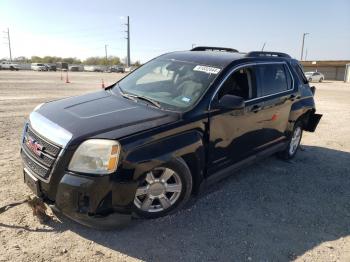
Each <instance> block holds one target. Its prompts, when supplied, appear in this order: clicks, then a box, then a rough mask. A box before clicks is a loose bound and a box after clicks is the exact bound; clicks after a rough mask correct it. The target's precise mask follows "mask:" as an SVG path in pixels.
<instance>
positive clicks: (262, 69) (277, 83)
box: [256, 62, 300, 149]
mask: <svg viewBox="0 0 350 262" xmlns="http://www.w3.org/2000/svg"><path fill="white" fill-rule="evenodd" d="M256 72H257V79H258V94H257V95H258V98H257V100H259V101H261V104H263V106H262V108H261V113H262V114H263V115H264V116H265V118H264V119H263V120H262V123H261V124H262V126H263V127H262V128H263V130H264V131H263V133H264V141H263V144H262V146H261V149H262V148H264V147H266V146H269V145H271V144H274V143H277V142H279V141H281V140H283V139H285V131H286V129H287V125H288V119H289V114H290V111H291V106H292V104H293V102H294V101H295V100H296V99H299V98H300V96H299V95H298V92H297V88H295V87H294V79H293V76H292V74H291V72H290V69H289V67H288V65H287V64H286V63H284V62H271V63H260V64H259V63H258V64H257V65H256Z"/></svg>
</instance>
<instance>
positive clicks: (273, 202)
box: [0, 71, 350, 261]
mask: <svg viewBox="0 0 350 262" xmlns="http://www.w3.org/2000/svg"><path fill="white" fill-rule="evenodd" d="M120 76H121V75H120V74H115V73H113V74H103V73H71V74H70V81H71V83H70V84H65V83H64V81H61V80H60V73H56V72H25V71H23V72H22V71H20V72H6V71H0V145H1V146H0V206H3V205H5V204H8V203H11V202H13V201H16V200H21V199H23V198H24V197H26V196H27V195H28V194H29V193H30V191H29V189H28V188H27V187H26V186H25V185H24V184H23V178H22V172H21V162H20V157H19V148H20V141H19V140H20V135H21V132H22V126H23V123H24V120H25V118H26V117H27V116H28V114H29V113H30V111H31V110H32V109H33V108H34V107H35V106H36V105H37V104H38V103H41V102H44V101H49V100H53V99H57V98H60V97H66V96H72V95H79V94H83V93H86V92H91V91H94V90H99V89H100V88H101V79H102V78H103V79H104V81H105V83H106V84H110V83H113V80H117V79H118V78H120ZM315 86H316V87H317V91H316V100H317V105H318V112H321V113H323V114H324V116H323V118H322V120H321V123H320V125H319V127H318V129H317V132H316V133H314V134H312V133H305V134H304V137H303V140H302V144H303V146H302V149H303V150H302V151H300V152H299V153H298V154H297V156H296V158H295V159H294V160H293V161H290V162H284V161H281V160H278V159H277V158H276V157H270V158H268V159H266V160H264V161H262V162H260V163H257V164H255V165H252V166H250V167H249V168H247V169H245V170H242V171H240V172H237V173H235V174H233V175H232V177H230V178H228V179H226V180H224V181H222V182H220V183H218V184H216V185H214V186H212V187H211V188H210V189H208V190H207V191H205V192H204V193H203V194H202V195H200V196H198V197H195V198H193V199H192V200H191V203H190V204H189V205H188V206H187V207H186V208H185V209H183V210H182V211H180V212H178V213H176V214H174V215H172V216H168V217H164V218H161V219H156V220H135V221H133V222H132V224H131V225H130V226H128V227H127V228H124V229H122V230H116V231H111V232H105V231H97V230H93V229H89V228H86V227H84V226H80V225H78V224H76V223H74V222H72V221H70V220H68V219H62V220H61V221H59V220H55V221H52V222H50V223H49V224H48V225H41V224H40V223H39V222H38V221H37V220H36V219H35V218H34V217H33V216H32V214H31V210H30V208H29V207H28V206H26V205H22V206H18V207H15V208H12V209H10V210H8V211H7V212H6V213H3V214H0V242H1V244H0V261H61V260H65V261H76V260H78V261H134V260H146V261H164V260H167V261H181V260H184V261H218V260H221V261H228V260H229V261H290V260H296V261H350V193H349V188H350V84H344V83H341V82H324V83H320V84H319V83H317V84H315Z"/></svg>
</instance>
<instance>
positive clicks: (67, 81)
mask: <svg viewBox="0 0 350 262" xmlns="http://www.w3.org/2000/svg"><path fill="white" fill-rule="evenodd" d="M66 72H67V73H66V84H69V83H70V82H69V79H68V69H67V71H66Z"/></svg>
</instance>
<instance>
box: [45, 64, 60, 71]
mask: <svg viewBox="0 0 350 262" xmlns="http://www.w3.org/2000/svg"><path fill="white" fill-rule="evenodd" d="M45 66H46V69H47V71H56V70H57V67H56V65H54V64H45Z"/></svg>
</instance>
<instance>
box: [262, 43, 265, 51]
mask: <svg viewBox="0 0 350 262" xmlns="http://www.w3.org/2000/svg"><path fill="white" fill-rule="evenodd" d="M265 45H266V42H265V43H264V44H263V47H262V48H261V51H264V48H265Z"/></svg>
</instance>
